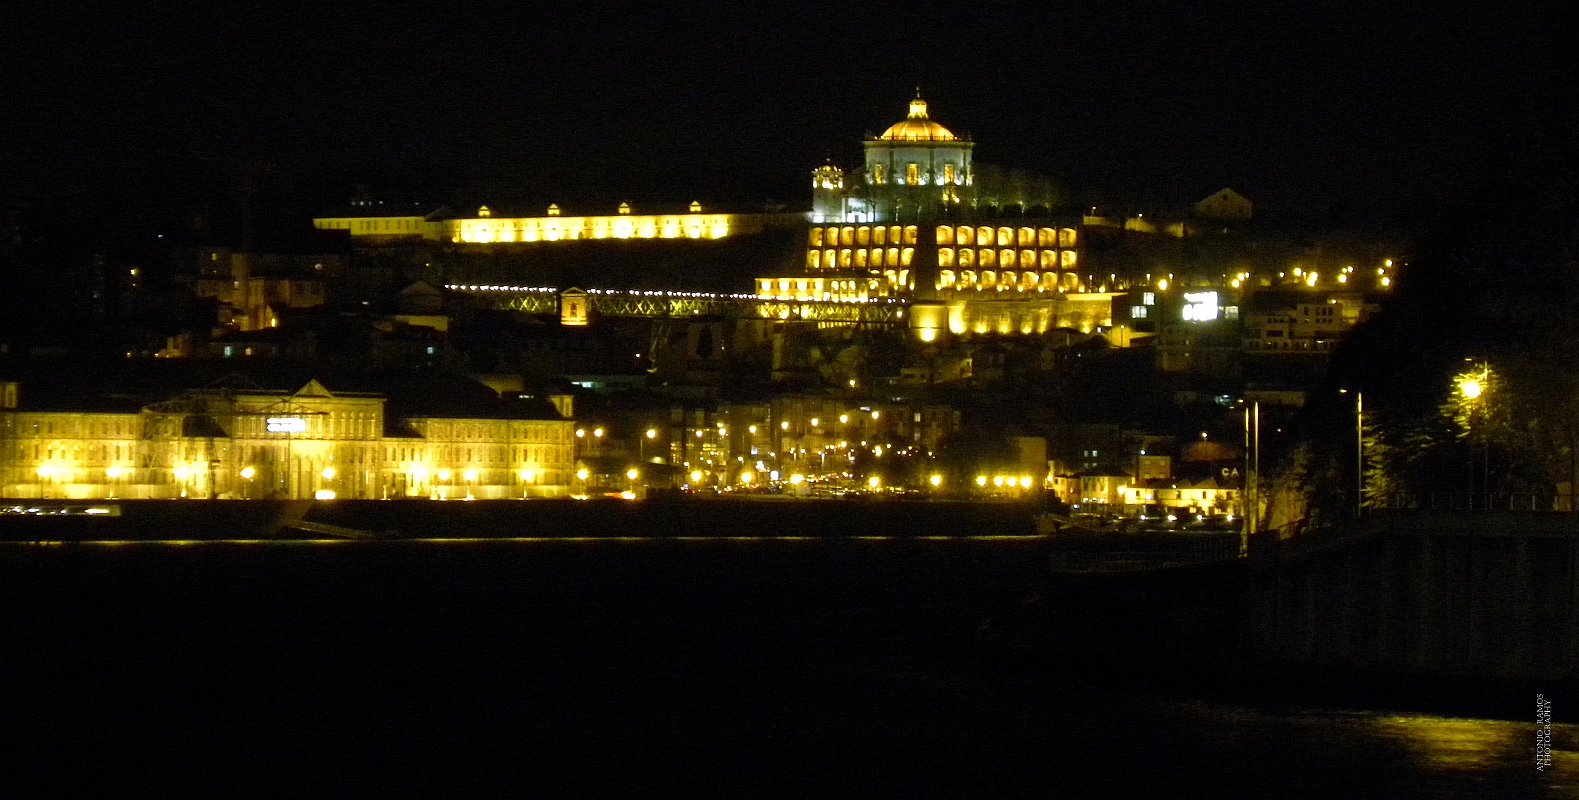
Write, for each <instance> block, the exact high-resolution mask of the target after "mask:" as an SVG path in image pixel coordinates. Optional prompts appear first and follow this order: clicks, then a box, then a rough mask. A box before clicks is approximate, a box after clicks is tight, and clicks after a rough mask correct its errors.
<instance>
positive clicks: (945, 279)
mask: <svg viewBox="0 0 1579 800" xmlns="http://www.w3.org/2000/svg"><path fill="white" fill-rule="evenodd" d="M953 286H954V270H951V269H942V270H938V285H937V288H939V289H948V288H952V287H953Z"/></svg>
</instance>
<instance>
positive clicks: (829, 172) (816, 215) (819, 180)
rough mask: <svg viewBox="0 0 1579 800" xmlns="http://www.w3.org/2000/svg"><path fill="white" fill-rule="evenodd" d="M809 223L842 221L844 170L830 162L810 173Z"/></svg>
mask: <svg viewBox="0 0 1579 800" xmlns="http://www.w3.org/2000/svg"><path fill="white" fill-rule="evenodd" d="M811 221H812V222H843V221H844V170H842V169H839V168H838V167H836V166H834V165H833V163H832V162H829V163H827V164H824V165H822V166H820V167H818V168H816V169H814V170H812V172H811Z"/></svg>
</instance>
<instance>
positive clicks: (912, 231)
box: [904, 225, 921, 244]
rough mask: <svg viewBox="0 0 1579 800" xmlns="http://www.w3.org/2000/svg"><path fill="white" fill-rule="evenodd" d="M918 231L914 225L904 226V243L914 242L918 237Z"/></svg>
mask: <svg viewBox="0 0 1579 800" xmlns="http://www.w3.org/2000/svg"><path fill="white" fill-rule="evenodd" d="M920 235H921V234H920V231H918V230H917V229H916V226H914V225H906V226H905V241H904V243H905V244H915V243H916V242H917V241H919V239H920Z"/></svg>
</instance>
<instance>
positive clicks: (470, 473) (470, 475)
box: [461, 469, 477, 481]
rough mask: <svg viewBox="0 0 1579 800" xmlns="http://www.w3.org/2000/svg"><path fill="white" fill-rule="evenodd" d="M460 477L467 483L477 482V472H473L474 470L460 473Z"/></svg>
mask: <svg viewBox="0 0 1579 800" xmlns="http://www.w3.org/2000/svg"><path fill="white" fill-rule="evenodd" d="M461 477H462V478H465V479H466V480H467V481H474V480H477V470H474V469H469V470H466V471H465V472H462V473H461Z"/></svg>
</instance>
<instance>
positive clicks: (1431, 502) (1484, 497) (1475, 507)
mask: <svg viewBox="0 0 1579 800" xmlns="http://www.w3.org/2000/svg"><path fill="white" fill-rule="evenodd" d="M1366 508H1367V509H1374V510H1381V511H1466V512H1467V511H1571V510H1573V509H1574V497H1573V495H1571V494H1558V493H1554V492H1400V493H1398V494H1395V495H1390V496H1388V497H1385V498H1381V499H1378V500H1368V501H1367V502H1366Z"/></svg>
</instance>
